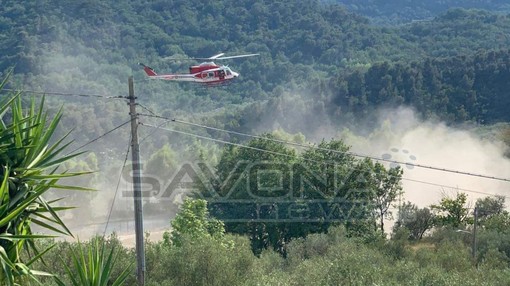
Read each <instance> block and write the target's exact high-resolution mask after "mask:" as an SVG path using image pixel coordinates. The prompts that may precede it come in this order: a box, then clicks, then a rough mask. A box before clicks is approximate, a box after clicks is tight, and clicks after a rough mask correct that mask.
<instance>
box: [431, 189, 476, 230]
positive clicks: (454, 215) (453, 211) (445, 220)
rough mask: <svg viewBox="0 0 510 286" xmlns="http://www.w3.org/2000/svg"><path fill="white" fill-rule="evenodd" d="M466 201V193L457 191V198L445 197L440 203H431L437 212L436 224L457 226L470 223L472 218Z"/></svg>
mask: <svg viewBox="0 0 510 286" xmlns="http://www.w3.org/2000/svg"><path fill="white" fill-rule="evenodd" d="M466 201H467V195H466V194H465V193H457V195H456V197H455V198H449V197H444V198H442V199H441V201H440V202H439V204H437V205H431V206H430V208H431V209H432V210H433V211H434V212H435V216H436V224H437V225H439V226H452V227H455V228H457V227H460V226H463V225H465V224H467V223H469V222H470V221H471V220H470V218H469V216H468V215H469V208H468V207H467V206H466Z"/></svg>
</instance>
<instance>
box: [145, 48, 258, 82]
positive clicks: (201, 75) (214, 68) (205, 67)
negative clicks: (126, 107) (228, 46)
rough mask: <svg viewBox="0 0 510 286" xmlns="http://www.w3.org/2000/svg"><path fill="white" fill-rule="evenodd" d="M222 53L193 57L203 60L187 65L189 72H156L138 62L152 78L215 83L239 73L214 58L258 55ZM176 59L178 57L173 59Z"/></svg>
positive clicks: (225, 80)
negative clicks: (226, 55) (229, 54)
mask: <svg viewBox="0 0 510 286" xmlns="http://www.w3.org/2000/svg"><path fill="white" fill-rule="evenodd" d="M223 55H224V53H220V54H217V55H214V56H212V57H210V58H193V59H190V60H204V61H205V62H203V63H201V64H199V65H196V66H190V67H189V74H157V73H156V72H155V71H154V70H153V69H152V68H150V67H148V66H146V65H144V64H142V63H140V65H141V66H143V70H144V71H145V73H146V74H147V75H148V76H149V78H153V79H163V80H174V81H189V82H198V83H204V84H206V85H216V84H222V83H226V82H227V81H230V80H233V79H235V78H237V77H238V76H239V73H237V72H234V71H232V70H231V69H230V68H229V67H228V66H225V65H223V66H219V65H217V64H215V63H214V62H213V61H214V60H226V59H236V58H246V57H253V56H258V55H259V54H246V55H237V56H228V57H223ZM174 60H178V59H174Z"/></svg>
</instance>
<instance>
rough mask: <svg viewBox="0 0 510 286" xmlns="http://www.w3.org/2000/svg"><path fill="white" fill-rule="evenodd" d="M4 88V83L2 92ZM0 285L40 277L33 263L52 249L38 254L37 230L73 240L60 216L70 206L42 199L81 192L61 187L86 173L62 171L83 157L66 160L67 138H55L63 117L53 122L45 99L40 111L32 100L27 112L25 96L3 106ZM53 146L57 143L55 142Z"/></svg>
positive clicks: (0, 132)
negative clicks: (28, 256) (62, 182)
mask: <svg viewBox="0 0 510 286" xmlns="http://www.w3.org/2000/svg"><path fill="white" fill-rule="evenodd" d="M4 84H5V81H4V83H2V85H1V86H0V88H1V87H2V86H3V85H4ZM0 114H2V117H1V120H0V178H1V181H2V183H1V184H0V253H1V255H0V265H1V269H2V271H0V284H2V285H15V284H16V283H18V284H19V283H20V281H25V279H26V278H27V277H28V278H29V279H33V280H36V277H35V275H38V274H41V273H40V272H38V271H36V270H33V269H31V268H30V267H31V264H32V263H33V262H34V261H36V260H38V259H40V258H41V257H42V256H43V254H44V253H45V252H46V251H47V250H48V249H49V248H51V246H50V247H49V248H48V249H45V250H43V251H42V252H41V251H39V250H38V249H37V248H36V247H35V243H34V240H36V239H38V238H41V237H45V235H37V234H35V233H33V231H32V226H33V225H37V226H39V227H42V229H44V230H46V231H53V232H56V233H59V234H63V235H71V232H70V231H69V229H68V228H67V227H66V226H65V224H64V223H63V222H62V220H61V219H60V217H59V215H58V214H57V212H58V211H60V210H65V209H66V208H65V207H56V206H55V203H56V202H57V201H59V200H53V201H46V200H45V199H44V198H43V195H44V194H45V193H46V192H47V191H48V190H50V189H51V188H57V189H80V188H78V187H70V186H63V185H60V184H59V183H58V182H59V179H62V178H66V177H73V176H77V175H79V174H81V173H67V172H66V170H61V171H58V167H59V166H60V165H61V163H63V162H65V161H66V160H69V159H70V158H72V157H74V156H76V155H78V154H74V155H67V156H62V153H63V152H64V149H65V147H66V146H67V145H68V144H64V143H63V142H64V140H65V139H66V137H67V136H64V137H63V138H60V139H56V138H53V134H54V132H55V130H56V128H57V125H58V124H59V122H60V120H61V117H62V112H58V113H57V114H56V115H55V116H54V117H53V119H51V120H49V119H48V115H47V114H46V112H45V111H44V99H43V100H42V101H41V103H40V105H39V108H36V104H35V101H34V100H32V102H31V105H30V106H29V108H28V109H24V108H23V105H22V100H21V93H17V94H16V95H14V96H13V97H11V98H9V99H7V100H4V101H3V102H2V103H1V104H0ZM52 142H53V143H52ZM23 249H25V250H27V251H29V250H31V251H33V254H35V256H33V258H32V259H30V260H24V259H23V258H22V256H21V252H22V251H23ZM21 284H25V283H21Z"/></svg>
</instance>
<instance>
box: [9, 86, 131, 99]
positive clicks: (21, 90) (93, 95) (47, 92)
mask: <svg viewBox="0 0 510 286" xmlns="http://www.w3.org/2000/svg"><path fill="white" fill-rule="evenodd" d="M0 92H25V93H31V94H38V95H58V96H80V97H95V98H105V99H119V98H120V99H122V98H126V96H124V95H116V96H107V95H101V94H87V93H66V92H52V91H36V90H27V89H19V90H18V89H12V88H3V89H1V90H0Z"/></svg>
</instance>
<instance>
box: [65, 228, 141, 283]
mask: <svg viewBox="0 0 510 286" xmlns="http://www.w3.org/2000/svg"><path fill="white" fill-rule="evenodd" d="M114 251H115V246H112V247H111V250H109V251H107V250H106V245H105V241H104V240H102V239H100V238H97V237H96V238H94V239H92V240H91V242H90V243H89V245H88V246H84V245H83V244H82V243H80V242H78V245H77V247H76V248H75V249H71V255H72V261H73V267H72V268H71V267H69V266H67V265H66V264H65V263H64V262H63V265H64V267H65V270H66V272H67V274H68V276H69V280H70V283H71V285H73V286H107V285H109V286H110V285H111V286H119V285H123V284H124V282H125V281H126V280H127V278H128V277H129V275H130V274H131V268H132V265H133V264H131V265H129V266H128V267H126V268H125V269H124V270H123V271H122V272H121V273H120V275H118V276H117V277H112V271H113V267H114V266H115V263H116V261H117V258H118V253H117V254H115V253H114ZM55 278H56V281H57V284H58V285H60V286H65V285H68V284H65V283H64V282H62V280H60V279H59V278H58V277H55Z"/></svg>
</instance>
